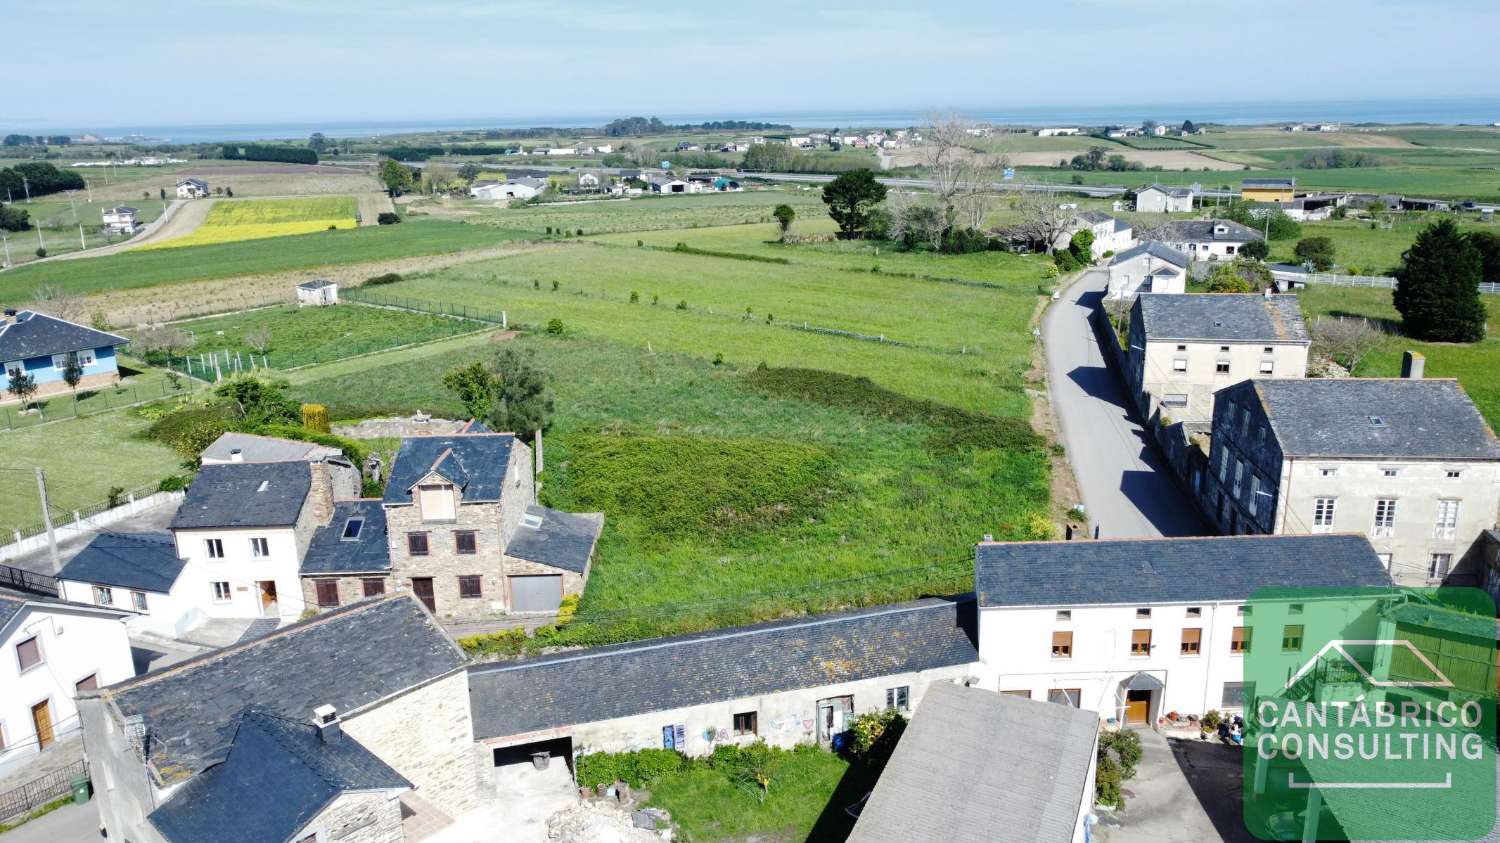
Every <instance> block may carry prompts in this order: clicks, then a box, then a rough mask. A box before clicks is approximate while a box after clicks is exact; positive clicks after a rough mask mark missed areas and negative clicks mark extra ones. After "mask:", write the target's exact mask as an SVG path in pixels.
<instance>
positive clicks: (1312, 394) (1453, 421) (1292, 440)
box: [1250, 378, 1500, 460]
mask: <svg viewBox="0 0 1500 843" xmlns="http://www.w3.org/2000/svg"><path fill="white" fill-rule="evenodd" d="M1250 383H1251V385H1252V388H1253V389H1254V390H1255V393H1256V395H1257V396H1258V397H1259V399H1260V403H1261V406H1262V407H1263V408H1264V411H1265V414H1266V418H1267V419H1268V420H1269V421H1270V423H1271V432H1272V434H1273V435H1275V437H1276V440H1277V442H1278V443H1280V445H1281V450H1282V453H1284V454H1286V455H1288V456H1314V455H1316V456H1345V457H1411V458H1416V459H1423V458H1426V459H1463V460H1500V443H1497V442H1496V441H1495V434H1494V433H1492V432H1491V431H1490V428H1489V425H1487V424H1485V421H1484V417H1483V416H1481V415H1480V414H1479V410H1478V409H1477V408H1476V407H1475V406H1474V402H1473V401H1471V400H1469V396H1468V394H1467V393H1465V392H1464V390H1463V387H1461V386H1459V384H1458V381H1456V380H1452V379H1443V378H1427V379H1421V378H1417V379H1412V378H1336V379H1335V378H1309V379H1305V380H1304V379H1301V378H1296V379H1285V380H1281V379H1268V380H1260V379H1255V380H1252V381H1250ZM1376 420H1378V421H1379V422H1380V423H1379V424H1378V425H1377V424H1376Z"/></svg>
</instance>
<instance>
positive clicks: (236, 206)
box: [143, 196, 358, 250]
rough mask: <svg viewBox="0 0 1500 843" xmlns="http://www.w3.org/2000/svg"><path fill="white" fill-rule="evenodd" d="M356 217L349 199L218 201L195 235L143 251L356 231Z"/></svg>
mask: <svg viewBox="0 0 1500 843" xmlns="http://www.w3.org/2000/svg"><path fill="white" fill-rule="evenodd" d="M354 214H355V203H354V198H353V197H350V196H314V197H309V198H306V199H219V200H216V201H215V202H214V207H213V209H212V210H210V211H209V212H208V218H207V219H205V220H204V221H203V224H202V225H200V226H198V228H196V229H195V230H193V232H192V233H190V234H185V235H183V236H182V237H174V238H173V239H171V240H166V241H163V242H161V243H157V244H153V245H150V246H145V247H143V250H144V249H172V248H176V247H178V246H202V245H204V244H208V243H229V242H233V241H237V240H257V239H260V238H264V237H281V236H283V235H287V234H308V233H311V232H314V231H324V230H326V229H327V228H328V227H329V226H334V227H336V228H353V227H355V226H356V225H357V224H358V223H357V222H356V220H355V218H354Z"/></svg>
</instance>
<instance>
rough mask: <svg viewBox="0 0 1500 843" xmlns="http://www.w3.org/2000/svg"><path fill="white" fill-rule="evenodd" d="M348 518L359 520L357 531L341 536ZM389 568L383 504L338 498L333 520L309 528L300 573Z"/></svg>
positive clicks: (380, 571)
mask: <svg viewBox="0 0 1500 843" xmlns="http://www.w3.org/2000/svg"><path fill="white" fill-rule="evenodd" d="M351 519H361V520H362V523H361V524H360V527H359V534H358V535H357V536H355V537H354V538H352V539H351V538H346V537H345V535H344V534H345V531H346V530H345V528H346V527H347V526H348V524H349V521H350V520H351ZM390 570H391V551H390V545H389V544H388V543H387V542H386V528H385V507H384V506H382V505H381V503H380V501H379V500H378V499H377V500H357V501H339V502H337V503H335V504H334V505H333V520H331V521H330V522H329V523H328V526H326V527H319V528H318V529H317V530H315V531H313V537H312V541H310V542H308V545H307V554H306V555H305V556H303V557H302V575H303V576H308V575H312V574H372V573H388V572H389V571H390Z"/></svg>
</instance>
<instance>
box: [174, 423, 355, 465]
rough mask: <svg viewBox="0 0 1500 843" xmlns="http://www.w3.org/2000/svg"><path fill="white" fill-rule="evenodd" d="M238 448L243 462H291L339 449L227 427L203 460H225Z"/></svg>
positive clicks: (204, 455) (232, 455)
mask: <svg viewBox="0 0 1500 843" xmlns="http://www.w3.org/2000/svg"><path fill="white" fill-rule="evenodd" d="M236 449H238V450H239V452H240V459H242V460H244V461H245V462H290V461H294V460H312V459H317V458H318V457H319V456H324V455H326V456H333V455H335V454H338V453H341V452H340V451H339V449H338V448H333V447H329V446H328V445H319V444H318V443H316V442H299V441H297V440H295V439H278V438H277V437H275V436H258V435H256V434H253V433H238V432H235V431H230V432H228V433H225V434H223V435H222V436H220V437H219V438H218V439H215V440H214V441H213V444H212V445H209V446H208V447H207V448H204V449H203V454H202V457H203V459H205V460H215V461H226V460H231V459H234V452H235V450H236Z"/></svg>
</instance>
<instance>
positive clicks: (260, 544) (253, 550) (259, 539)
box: [250, 536, 271, 559]
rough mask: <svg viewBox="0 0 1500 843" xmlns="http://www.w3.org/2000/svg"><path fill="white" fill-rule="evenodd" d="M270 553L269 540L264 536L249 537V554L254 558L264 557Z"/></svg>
mask: <svg viewBox="0 0 1500 843" xmlns="http://www.w3.org/2000/svg"><path fill="white" fill-rule="evenodd" d="M270 555H271V540H270V539H268V538H266V537H265V536H251V537H250V556H251V557H253V558H255V559H264V558H266V557H267V556H270Z"/></svg>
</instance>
